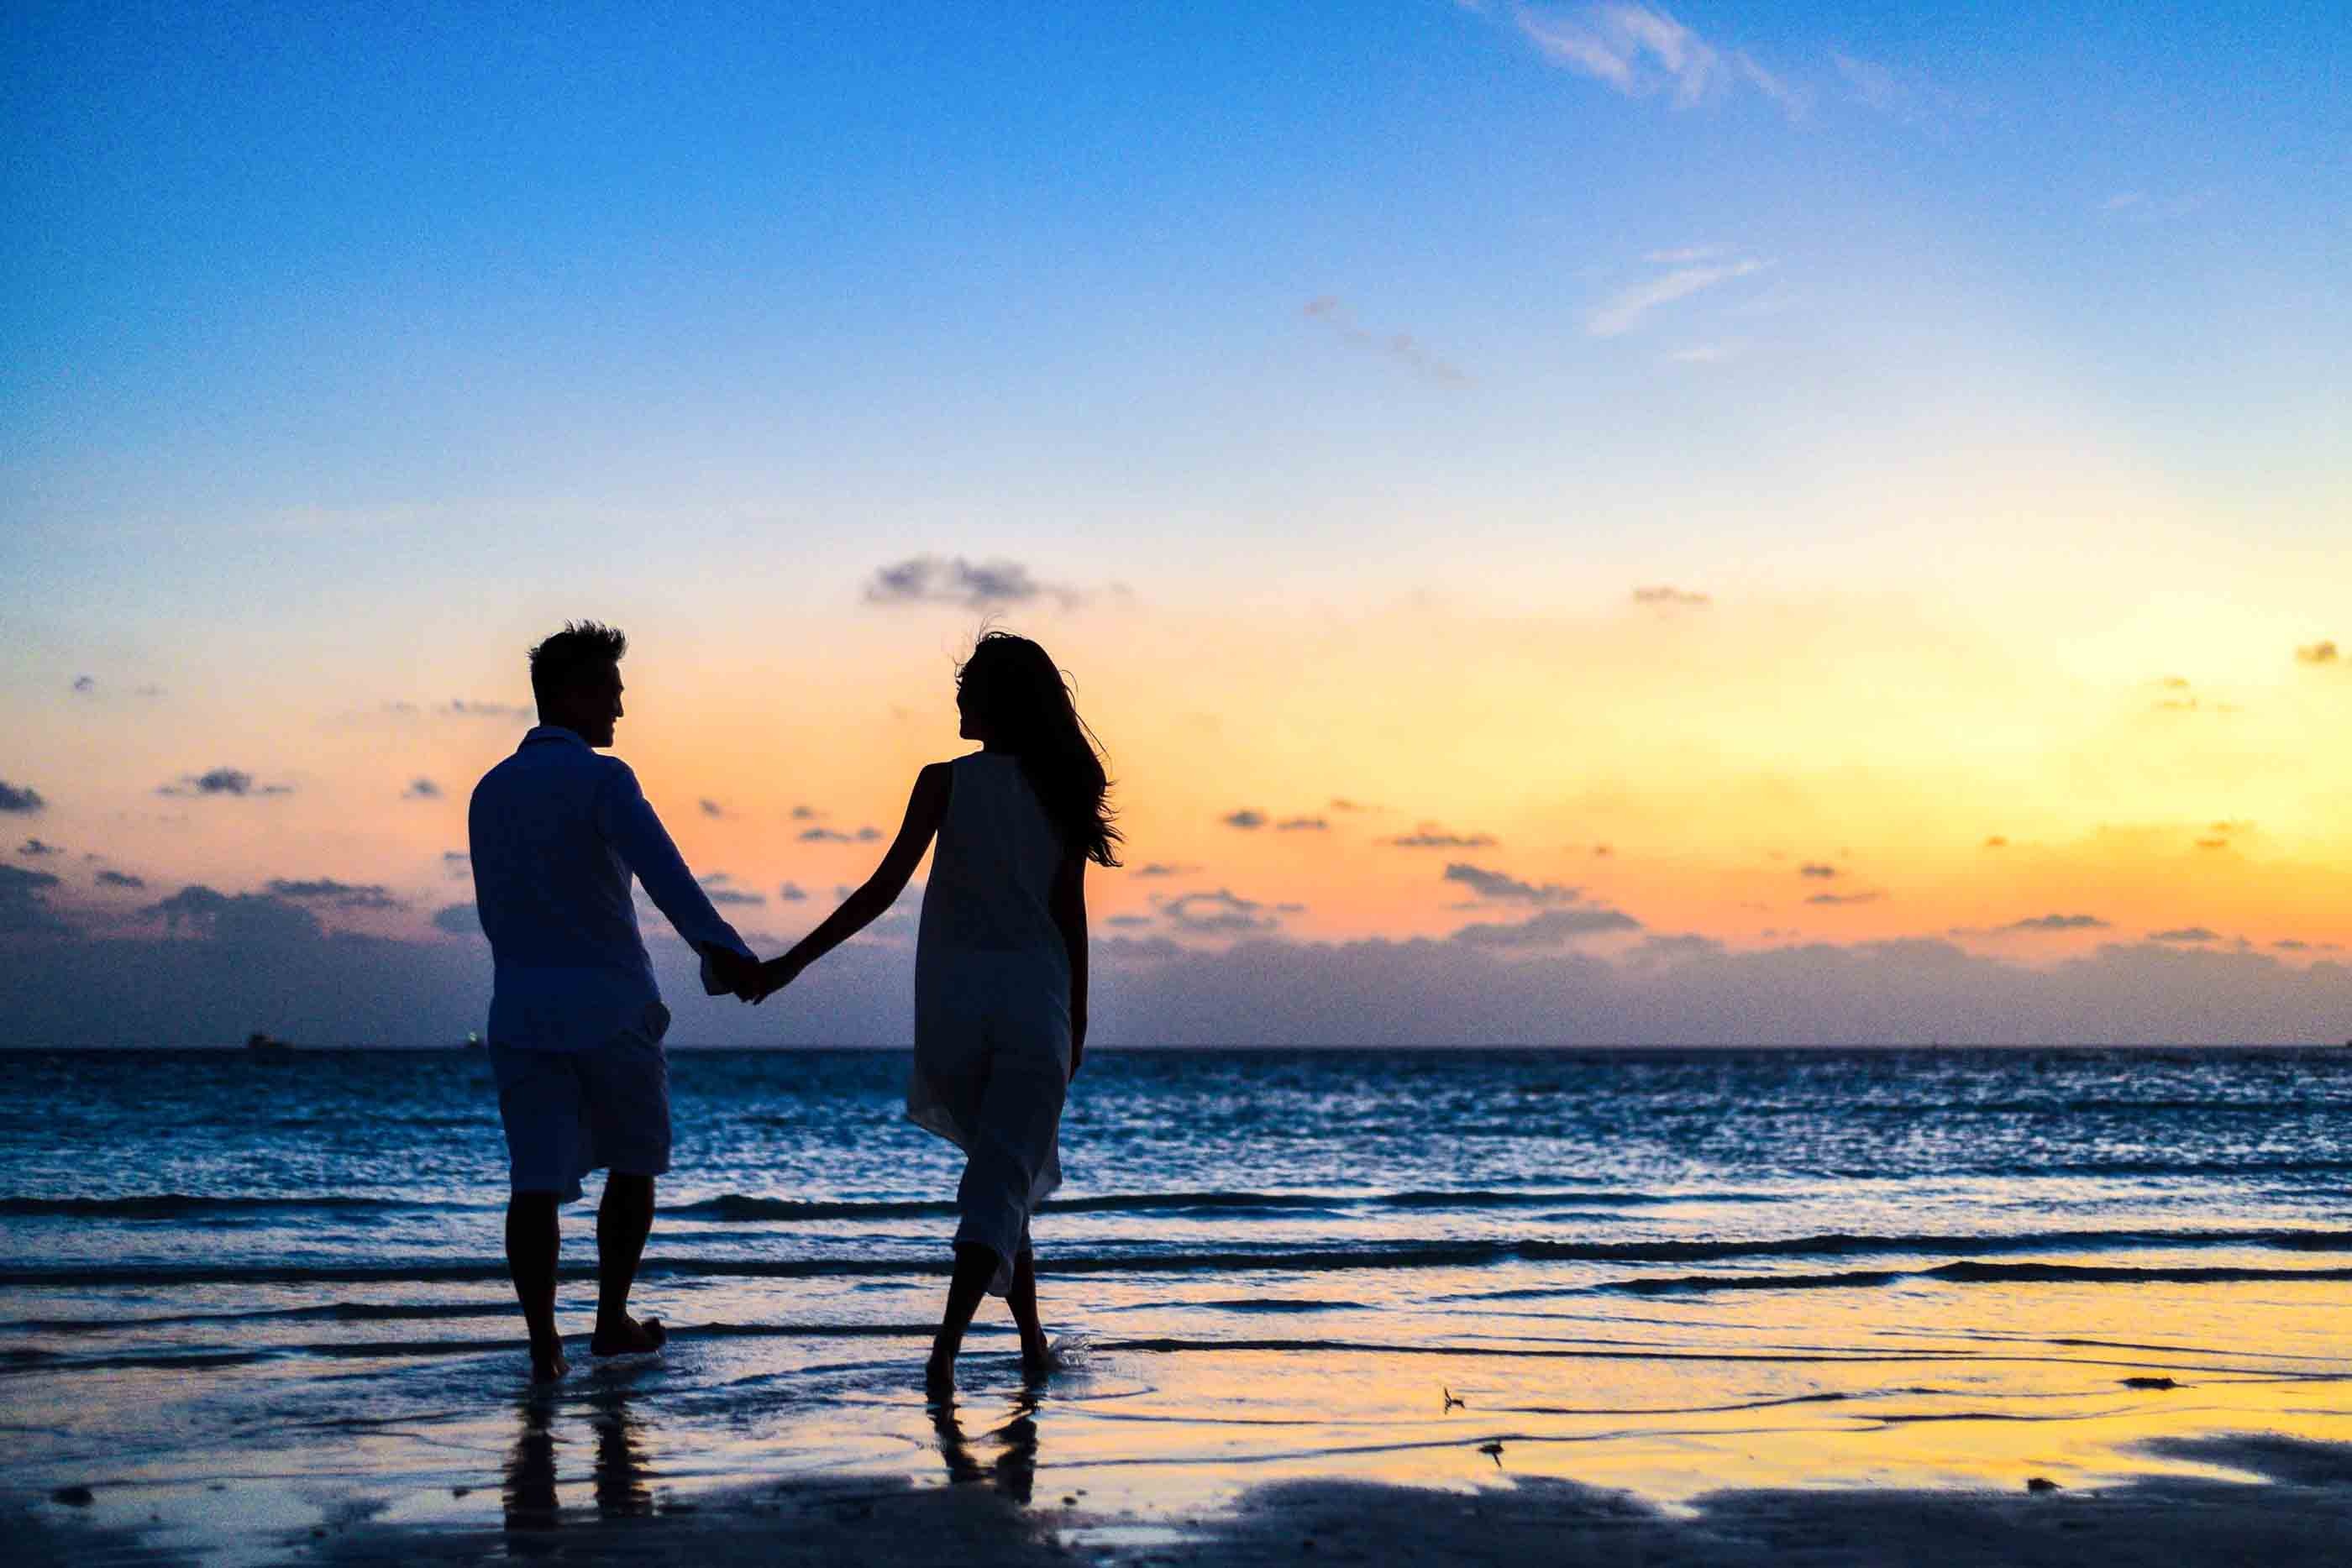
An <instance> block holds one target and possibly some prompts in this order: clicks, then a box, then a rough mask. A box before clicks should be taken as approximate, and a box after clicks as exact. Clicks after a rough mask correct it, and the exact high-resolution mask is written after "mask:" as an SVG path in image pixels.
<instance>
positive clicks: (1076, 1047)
mask: <svg viewBox="0 0 2352 1568" xmlns="http://www.w3.org/2000/svg"><path fill="white" fill-rule="evenodd" d="M1051 897H1052V904H1053V912H1054V924H1055V925H1057V926H1059V927H1060V928H1061V932H1062V946H1064V947H1066V948H1067V949H1068V950H1069V955H1070V1076H1071V1077H1073V1078H1076V1076H1077V1075H1078V1063H1080V1062H1081V1061H1085V1060H1086V1056H1087V857H1086V856H1085V855H1084V854H1082V853H1080V852H1078V851H1076V850H1072V851H1071V852H1069V853H1068V854H1067V855H1066V856H1064V857H1063V860H1062V866H1061V869H1060V870H1059V871H1057V872H1055V873H1054V891H1053V894H1052V895H1051Z"/></svg>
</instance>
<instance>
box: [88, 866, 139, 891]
mask: <svg viewBox="0 0 2352 1568" xmlns="http://www.w3.org/2000/svg"><path fill="white" fill-rule="evenodd" d="M98 885H99V886H100V887H120V888H127V889H131V890H132V891H136V890H139V889H142V888H144V887H145V886H146V885H147V879H146V878H145V877H143V876H133V875H131V873H129V872H127V871H115V870H113V869H112V868H109V869H107V870H105V871H102V872H100V873H98Z"/></svg>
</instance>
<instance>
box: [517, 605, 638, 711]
mask: <svg viewBox="0 0 2352 1568" xmlns="http://www.w3.org/2000/svg"><path fill="white" fill-rule="evenodd" d="M628 651H629V639H628V636H627V634H626V633H625V632H622V631H621V629H620V628H619V627H617V626H607V625H605V624H604V623H603V622H597V621H566V622H564V623H563V630H562V631H561V632H557V633H556V634H555V635H554V636H552V637H550V638H549V639H548V640H547V641H546V642H544V643H541V644H540V645H539V646H538V647H536V648H533V649H532V650H531V651H530V692H531V695H533V696H535V697H537V698H538V699H539V701H540V703H541V706H545V705H546V703H547V702H548V700H549V699H550V698H551V697H557V696H561V695H562V694H563V693H564V692H567V691H569V690H570V689H571V688H572V686H573V685H577V684H578V683H579V682H580V681H581V680H582V679H583V678H584V677H586V676H589V675H593V674H596V673H597V672H598V671H600V670H603V669H604V667H605V666H606V665H609V664H619V663H620V662H621V656H622V655H623V654H625V653H627V652H628Z"/></svg>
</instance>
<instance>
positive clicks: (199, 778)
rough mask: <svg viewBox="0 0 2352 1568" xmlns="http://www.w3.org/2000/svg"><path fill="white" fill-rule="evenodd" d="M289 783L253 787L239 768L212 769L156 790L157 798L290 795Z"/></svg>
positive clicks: (187, 776) (251, 780)
mask: <svg viewBox="0 0 2352 1568" xmlns="http://www.w3.org/2000/svg"><path fill="white" fill-rule="evenodd" d="M293 792H294V787H293V786H292V785H291V784H257V783H256V782H254V778H253V775H252V774H250V773H247V771H246V770H245V769H244V768H208V769H206V770H205V771H204V772H202V773H184V774H182V775H181V776H180V779H179V781H178V782H176V783H173V784H166V785H164V786H163V788H161V789H157V790H156V791H155V793H157V794H158V795H178V796H203V795H229V796H236V797H243V796H247V795H290V794H292V793H293Z"/></svg>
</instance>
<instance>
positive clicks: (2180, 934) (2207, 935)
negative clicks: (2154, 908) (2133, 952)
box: [2147, 925, 2221, 946]
mask: <svg viewBox="0 0 2352 1568" xmlns="http://www.w3.org/2000/svg"><path fill="white" fill-rule="evenodd" d="M2147 939H2148V940H2149V941H2151V942H2169V943H2173V944H2175V945H2177V946H2194V945H2196V944H2197V943H2200V942H2219V941H2220V940H2221V933H2220V932H2218V931H2215V930H2212V929H2211V928H2210V927H2208V926H2203V925H2176V926H2174V927H2173V928H2172V929H2171V930H2169V931H2151V932H2149V933H2148V934H2147Z"/></svg>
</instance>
